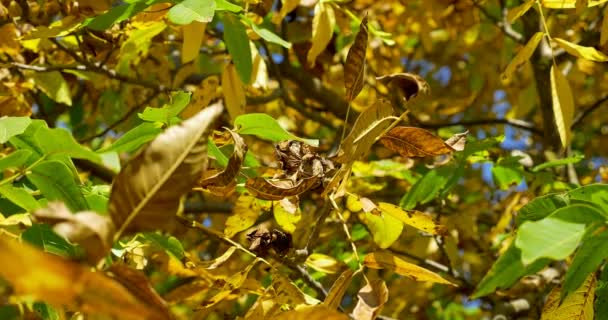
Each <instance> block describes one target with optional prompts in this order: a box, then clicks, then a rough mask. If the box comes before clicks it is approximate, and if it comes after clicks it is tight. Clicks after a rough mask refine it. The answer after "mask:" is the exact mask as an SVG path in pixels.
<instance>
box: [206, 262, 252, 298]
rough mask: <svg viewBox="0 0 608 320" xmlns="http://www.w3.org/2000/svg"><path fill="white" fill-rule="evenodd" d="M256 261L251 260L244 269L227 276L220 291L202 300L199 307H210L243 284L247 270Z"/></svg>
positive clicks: (249, 269) (247, 273)
mask: <svg viewBox="0 0 608 320" xmlns="http://www.w3.org/2000/svg"><path fill="white" fill-rule="evenodd" d="M258 261H259V260H258V259H255V260H253V262H251V263H250V264H249V265H247V267H246V268H245V269H243V270H241V271H239V272H237V273H235V274H233V275H231V276H230V277H228V279H226V282H225V283H224V285H223V287H222V288H221V289H220V291H219V292H218V293H217V294H215V295H214V296H213V297H211V299H209V300H206V301H203V302H202V303H201V307H203V308H210V307H212V306H214V305H215V304H217V303H219V302H220V301H222V300H224V299H225V298H226V297H228V295H230V293H232V291H233V290H236V289H239V288H240V287H241V286H242V285H243V283H245V280H247V276H248V275H249V271H251V269H253V267H254V266H255V265H256V264H257V263H258Z"/></svg>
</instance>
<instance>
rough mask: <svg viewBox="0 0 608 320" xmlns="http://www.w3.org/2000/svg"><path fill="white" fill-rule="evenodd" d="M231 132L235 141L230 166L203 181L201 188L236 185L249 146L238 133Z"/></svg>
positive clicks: (229, 161)
mask: <svg viewBox="0 0 608 320" xmlns="http://www.w3.org/2000/svg"><path fill="white" fill-rule="evenodd" d="M229 132H230V134H231V135H232V140H233V141H234V151H232V155H231V156H230V159H229V160H228V165H227V166H226V168H225V169H224V170H223V171H221V172H219V173H217V174H215V175H213V176H211V177H208V178H205V179H204V180H202V181H201V182H200V186H201V187H202V188H205V187H210V186H211V187H215V186H217V187H223V186H230V185H231V184H233V183H234V181H235V179H236V176H237V175H238V174H239V170H240V169H241V166H242V165H243V159H245V154H246V153H247V145H246V144H245V141H244V140H243V138H242V137H241V136H240V135H239V134H238V133H235V132H233V131H229Z"/></svg>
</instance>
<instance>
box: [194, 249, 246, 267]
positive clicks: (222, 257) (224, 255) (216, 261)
mask: <svg viewBox="0 0 608 320" xmlns="http://www.w3.org/2000/svg"><path fill="white" fill-rule="evenodd" d="M235 251H236V247H230V248H228V250H226V252H224V253H222V255H220V256H219V257H217V258H215V259H212V260H207V261H200V262H199V263H197V265H196V266H197V267H200V268H203V269H208V270H213V269H217V268H218V267H219V266H221V265H222V264H223V263H224V262H226V261H228V259H230V257H232V254H234V252H235Z"/></svg>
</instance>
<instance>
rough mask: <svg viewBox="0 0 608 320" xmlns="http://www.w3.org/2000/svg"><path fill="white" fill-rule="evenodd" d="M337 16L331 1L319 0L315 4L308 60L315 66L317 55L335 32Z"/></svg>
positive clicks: (309, 63)
mask: <svg viewBox="0 0 608 320" xmlns="http://www.w3.org/2000/svg"><path fill="white" fill-rule="evenodd" d="M335 24H336V17H335V15H334V9H333V8H332V6H331V4H330V3H327V2H323V1H319V2H317V4H316V5H315V16H314V17H313V19H312V39H311V41H312V46H311V47H310V50H309V51H308V55H307V57H306V61H307V62H308V65H309V66H311V67H313V66H314V65H315V62H316V60H317V57H318V56H319V54H321V52H323V50H325V48H326V47H327V45H328V44H329V41H331V37H332V35H333V34H334V26H335Z"/></svg>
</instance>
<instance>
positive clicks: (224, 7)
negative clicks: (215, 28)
mask: <svg viewBox="0 0 608 320" xmlns="http://www.w3.org/2000/svg"><path fill="white" fill-rule="evenodd" d="M215 11H229V12H234V13H237V12H241V11H243V7H241V6H238V5H236V4H233V3H231V2H228V1H226V0H215Z"/></svg>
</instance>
